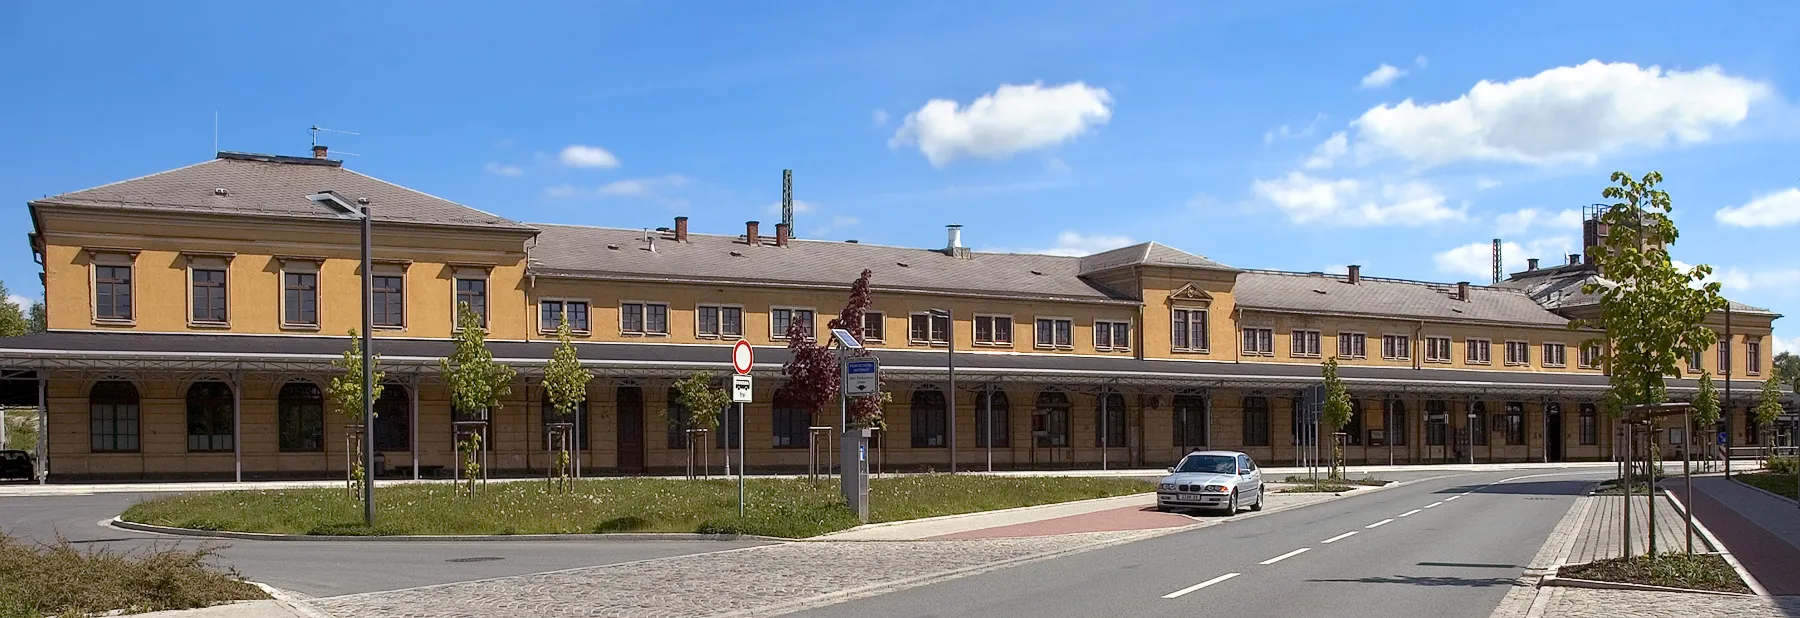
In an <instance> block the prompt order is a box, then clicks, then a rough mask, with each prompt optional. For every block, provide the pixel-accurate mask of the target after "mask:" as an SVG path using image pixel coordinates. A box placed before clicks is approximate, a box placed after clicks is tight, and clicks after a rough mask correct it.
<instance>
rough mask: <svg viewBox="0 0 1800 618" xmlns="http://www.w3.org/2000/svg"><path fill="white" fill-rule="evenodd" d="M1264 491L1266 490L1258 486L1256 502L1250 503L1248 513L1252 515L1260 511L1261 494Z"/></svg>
mask: <svg viewBox="0 0 1800 618" xmlns="http://www.w3.org/2000/svg"><path fill="white" fill-rule="evenodd" d="M1264 491H1266V490H1265V489H1264V488H1263V487H1262V486H1261V485H1258V486H1257V487H1256V502H1252V503H1250V511H1251V512H1253V513H1254V512H1256V511H1260V510H1262V502H1263V492H1264Z"/></svg>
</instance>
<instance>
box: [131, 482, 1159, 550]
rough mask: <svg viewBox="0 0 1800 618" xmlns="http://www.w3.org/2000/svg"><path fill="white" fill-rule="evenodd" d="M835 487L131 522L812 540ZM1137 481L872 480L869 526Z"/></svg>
mask: <svg viewBox="0 0 1800 618" xmlns="http://www.w3.org/2000/svg"><path fill="white" fill-rule="evenodd" d="M837 487H838V486H837V482H836V481H835V480H834V481H825V480H821V481H818V482H811V481H807V480H804V479H750V480H749V481H748V482H747V490H746V491H747V498H746V503H745V515H744V517H742V518H739V517H738V514H737V482H736V481H734V480H706V481H686V480H668V479H606V480H583V481H577V482H576V483H575V488H574V491H572V492H569V493H553V492H548V491H546V489H545V484H544V483H543V482H530V481H519V482H508V483H492V484H489V485H488V486H487V487H486V488H485V489H482V488H478V489H476V495H475V497H474V498H472V499H471V498H467V497H458V496H456V495H455V489H454V488H453V487H452V486H451V485H449V484H446V483H417V484H406V485H397V486H393V487H384V488H380V489H377V490H376V492H375V499H376V515H375V527H374V528H368V527H364V526H363V525H362V502H361V501H359V500H356V499H354V498H352V497H351V496H350V495H349V494H347V493H345V492H344V490H343V489H339V488H319V489H292V490H267V491H230V492H218V493H201V494H187V495H181V496H175V497H170V498H162V499H157V500H151V501H148V502H144V503H141V504H138V505H136V506H133V507H131V508H130V509H128V510H126V511H125V514H124V519H126V520H127V521H134V522H139V523H146V524H155V525H160V526H175V527H181V528H197V529H202V530H235V531H242V532H271V533H281V534H321V535H333V534H340V535H368V534H381V535H389V534H556V533H608V532H703V533H736V534H760V535H768V536H778V537H788V538H804V537H809V536H817V535H820V534H825V533H828V532H834V531H837V530H843V529H846V528H850V527H853V526H855V525H857V521H856V517H855V516H854V515H853V514H852V513H851V512H850V510H849V509H848V508H846V507H845V506H844V505H843V504H842V503H841V501H840V500H839V499H838V493H837ZM1155 488H1156V486H1155V484H1153V483H1149V482H1146V481H1139V480H1133V479H1107V478H1059V477H1034V478H1008V477H992V476H978V475H966V474H965V475H955V476H951V475H947V474H931V475H913V476H901V477H887V478H877V479H871V482H870V489H869V509H870V517H869V519H870V521H872V522H884V521H902V520H907V519H918V518H921V517H933V516H938V515H955V514H959V513H973V512H977V511H990V510H995V509H1005V508H1013V507H1020V506H1032V505H1038V504H1052V503H1056V502H1068V501H1071V500H1084V499H1088V498H1105V497H1110V496H1122V495H1128V494H1135V493H1144V492H1149V491H1154V490H1155Z"/></svg>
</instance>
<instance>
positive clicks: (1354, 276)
mask: <svg viewBox="0 0 1800 618" xmlns="http://www.w3.org/2000/svg"><path fill="white" fill-rule="evenodd" d="M1344 269H1345V270H1346V271H1348V272H1349V273H1350V277H1349V279H1350V285H1356V284H1358V283H1362V266H1361V265H1359V264H1351V265H1349V266H1345V267H1344Z"/></svg>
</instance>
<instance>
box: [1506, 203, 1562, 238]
mask: <svg viewBox="0 0 1800 618" xmlns="http://www.w3.org/2000/svg"><path fill="white" fill-rule="evenodd" d="M1532 226H1538V227H1547V228H1551V229H1554V230H1556V231H1559V232H1567V231H1575V230H1579V229H1581V211H1578V210H1575V209H1572V208H1571V209H1568V210H1564V211H1561V212H1556V213H1550V212H1547V211H1543V210H1538V209H1536V208H1521V209H1519V210H1515V211H1513V212H1508V213H1501V214H1500V215H1499V216H1496V217H1494V233H1495V234H1499V235H1501V236H1512V235H1523V234H1525V233H1526V232H1529V231H1531V228H1532Z"/></svg>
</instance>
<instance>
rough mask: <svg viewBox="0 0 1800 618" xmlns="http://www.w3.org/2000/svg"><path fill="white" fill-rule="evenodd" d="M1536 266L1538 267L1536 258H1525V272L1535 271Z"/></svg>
mask: <svg viewBox="0 0 1800 618" xmlns="http://www.w3.org/2000/svg"><path fill="white" fill-rule="evenodd" d="M1537 265H1538V259H1537V258H1527V259H1526V260H1525V270H1537Z"/></svg>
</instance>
